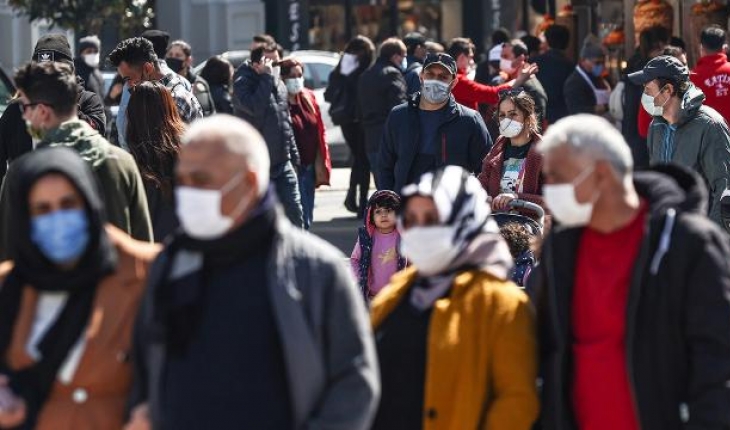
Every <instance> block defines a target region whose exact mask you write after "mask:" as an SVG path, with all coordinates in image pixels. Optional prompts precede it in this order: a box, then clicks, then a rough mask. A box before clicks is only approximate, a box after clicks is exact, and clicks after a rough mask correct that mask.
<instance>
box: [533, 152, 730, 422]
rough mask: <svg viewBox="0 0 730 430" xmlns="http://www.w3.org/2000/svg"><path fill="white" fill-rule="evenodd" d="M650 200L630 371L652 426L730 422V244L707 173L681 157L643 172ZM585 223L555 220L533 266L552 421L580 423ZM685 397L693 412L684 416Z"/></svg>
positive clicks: (545, 414)
mask: <svg viewBox="0 0 730 430" xmlns="http://www.w3.org/2000/svg"><path fill="white" fill-rule="evenodd" d="M634 184H635V187H636V190H637V192H638V193H639V195H640V196H641V197H642V198H644V199H645V200H647V201H648V202H649V207H650V209H649V216H648V217H647V221H646V228H645V235H644V240H643V242H642V245H641V250H640V252H639V257H638V258H637V261H636V263H635V266H634V272H633V276H632V278H631V279H632V280H631V285H630V289H629V301H628V305H627V314H626V322H627V324H626V338H625V344H626V363H627V370H628V377H629V382H630V386H631V389H632V397H633V399H634V400H635V409H636V411H637V412H638V419H639V421H640V427H641V428H642V429H643V430H699V429H717V430H719V429H729V428H730V413H728V411H730V383H728V381H730V268H729V267H728V261H730V249H729V248H728V242H727V237H726V236H725V233H723V232H722V231H721V230H720V229H719V228H718V227H717V226H716V225H715V224H714V223H713V222H711V221H710V220H709V219H707V217H706V216H704V213H705V212H706V204H707V193H706V191H705V189H704V185H703V183H702V180H701V179H699V177H698V176H697V175H696V174H694V173H690V172H689V171H688V170H684V169H683V168H680V167H677V166H663V167H661V168H658V169H657V171H654V172H644V173H637V174H636V176H635V178H634ZM581 233H582V229H580V228H572V229H569V228H561V227H559V226H558V227H555V228H554V230H553V233H552V234H551V235H550V236H549V237H548V239H547V241H546V243H545V245H544V247H543V251H542V264H541V265H540V266H538V268H536V270H535V271H533V276H532V277H531V280H530V282H529V286H528V291H529V292H530V293H531V295H533V296H535V295H536V296H537V308H538V329H539V339H540V346H541V361H540V362H541V370H542V378H543V387H542V397H543V398H542V418H541V421H542V426H543V430H574V429H575V428H576V427H575V422H574V418H573V410H572V401H571V379H572V376H571V374H572V358H571V356H572V354H571V351H572V342H571V333H572V329H571V302H572V290H573V282H574V277H575V261H576V256H577V253H578V247H579V243H580V238H581ZM682 405H686V406H687V408H688V410H689V421H688V422H686V423H683V422H682V418H681V414H680V409H681V408H682Z"/></svg>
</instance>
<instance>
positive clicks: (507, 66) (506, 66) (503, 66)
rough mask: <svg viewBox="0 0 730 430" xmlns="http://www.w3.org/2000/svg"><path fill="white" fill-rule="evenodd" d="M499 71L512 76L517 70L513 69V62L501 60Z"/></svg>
mask: <svg viewBox="0 0 730 430" xmlns="http://www.w3.org/2000/svg"><path fill="white" fill-rule="evenodd" d="M499 70H501V71H503V72H505V73H507V74H508V75H511V74H512V73H513V72H514V71H515V69H514V68H513V67H512V60H505V59H504V58H500V59H499Z"/></svg>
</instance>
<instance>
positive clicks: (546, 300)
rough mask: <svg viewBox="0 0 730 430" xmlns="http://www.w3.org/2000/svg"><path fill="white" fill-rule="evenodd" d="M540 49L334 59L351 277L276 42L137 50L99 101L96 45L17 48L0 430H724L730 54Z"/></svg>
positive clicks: (60, 40)
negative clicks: (26, 56) (322, 209)
mask: <svg viewBox="0 0 730 430" xmlns="http://www.w3.org/2000/svg"><path fill="white" fill-rule="evenodd" d="M541 36H542V38H541V39H540V38H536V37H529V36H525V37H522V38H513V37H511V35H510V34H509V33H508V32H507V31H506V30H498V31H497V32H495V33H494V35H493V37H492V42H493V43H492V46H489V47H487V50H486V52H485V55H484V59H483V61H480V62H479V63H478V64H477V61H476V55H477V53H476V52H475V51H476V47H475V45H474V43H472V41H471V40H470V39H468V38H462V37H460V38H455V39H453V40H451V41H450V42H449V43H447V44H446V46H441V45H439V44H436V43H435V42H434V41H429V40H427V38H426V37H424V36H423V35H421V34H418V33H410V34H408V35H406V36H405V37H403V38H402V39H401V38H396V37H392V38H388V39H385V40H383V41H382V42H380V44H379V45H378V47H377V49H376V44H375V43H374V42H373V41H372V40H370V39H368V38H367V37H364V36H357V37H355V38H353V39H352V40H350V41H349V42H348V43H347V44H346V46H345V47H344V51H343V53H342V56H341V57H340V60H339V63H338V65H337V66H336V67H335V69H334V70H333V71H332V73H331V75H330V77H329V85H328V87H327V89H326V91H325V99H326V100H327V101H328V102H329V103H330V105H329V110H328V111H327V112H326V113H327V114H328V115H329V116H330V118H331V119H332V121H333V122H334V123H335V124H336V125H338V126H340V127H341V129H342V132H343V135H344V137H345V140H346V143H347V145H348V146H349V148H350V150H351V153H352V169H351V176H350V181H349V189H348V192H347V193H346V198H345V201H344V205H345V208H346V209H347V210H349V211H351V212H353V213H355V214H356V215H357V217H358V218H359V219H361V220H362V227H360V228H359V229H358V230H357V232H354V231H353V233H352V236H353V242H354V246H353V248H352V253H351V256H350V260H349V262H350V264H349V265H348V264H347V263H346V258H345V256H344V255H342V253H341V252H339V251H338V250H336V249H335V248H334V247H332V246H331V245H330V244H327V243H326V242H325V241H324V240H322V239H321V238H318V237H316V236H315V235H313V234H310V233H309V232H308V231H307V230H309V229H310V228H311V227H312V225H313V222H314V206H315V194H316V189H317V188H318V187H319V186H322V185H328V184H329V183H330V176H331V169H332V163H331V160H330V150H329V145H328V142H327V136H326V133H325V126H324V123H325V122H324V120H323V112H322V109H321V108H320V105H319V103H318V102H317V99H316V97H315V95H314V93H313V91H312V90H311V89H308V88H307V87H306V86H305V81H304V75H305V72H306V67H307V66H306V65H305V64H304V63H303V62H302V61H301V60H299V59H298V58H296V56H289V55H286V52H285V51H284V49H283V48H282V47H281V46H280V45H279V44H277V42H276V40H274V38H272V37H271V36H269V35H263V34H262V35H257V36H255V37H254V38H253V43H252V45H251V50H250V52H251V55H250V58H249V59H248V60H247V61H245V62H244V63H243V64H242V65H241V66H239V67H238V68H237V69H235V70H234V68H233V67H232V65H231V64H230V63H229V62H227V61H226V60H225V59H223V58H221V57H211V58H210V59H208V60H207V61H206V64H205V66H204V67H203V68H202V71H201V72H200V74H198V75H195V74H194V73H193V68H192V64H193V48H192V47H191V45H190V44H188V43H187V42H185V41H183V40H176V41H172V42H171V41H170V37H169V34H168V33H166V32H164V31H160V30H148V31H145V32H144V33H143V34H141V35H140V36H139V37H133V38H129V39H126V40H123V41H121V42H120V43H119V44H118V45H117V46H116V48H115V49H113V50H112V51H111V53H110V54H109V56H108V58H107V59H105V60H108V62H109V63H110V64H112V65H113V66H114V67H115V68H116V70H117V72H118V75H119V76H118V79H116V80H115V82H114V83H113V85H112V87H111V89H110V90H109V92H108V93H107V94H103V93H102V92H101V91H102V88H103V81H100V75H99V64H100V63H101V62H102V59H100V54H99V52H100V51H101V46H100V41H99V39H98V38H97V37H95V36H87V37H84V38H81V39H80V43H79V49H78V56H77V57H76V58H74V55H73V54H72V52H71V49H70V46H69V43H68V40H66V38H65V36H63V35H59V34H50V35H46V36H43V37H41V38H40V39H39V40H38V42H37V44H36V47H35V49H34V52H33V55H32V57H31V61H30V62H28V63H27V64H24V65H23V66H21V67H20V68H19V69H18V70H17V71H16V73H15V77H14V78H15V79H14V81H15V84H16V86H17V90H18V91H17V94H16V96H15V97H14V98H13V100H12V102H11V103H10V105H9V107H8V109H7V110H6V111H5V112H4V113H3V115H2V117H0V153H1V154H3V156H4V157H5V158H4V159H2V160H1V161H0V164H2V169H1V172H2V188H1V189H0V257H2V260H4V262H3V263H0V428H9V429H11V428H12V429H15V428H18V429H41V430H44V429H54V430H55V429H69V430H71V429H74V430H106V429H124V430H148V429H156V430H160V429H175V430H185V429H202V428H214V429H228V428H255V429H304V428H306V429H325V428H326V429H340V430H416V429H426V428H428V429H437V430H438V429H444V430H446V429H471V428H485V429H495V430H497V429H504V430H508V429H509V430H531V429H535V428H537V429H543V430H570V429H581V430H583V429H586V430H602V429H606V430H609V429H611V430H613V429H626V430H632V429H640V428H641V429H645V430H666V429H680V428H687V429H690V428H691V429H730V413H729V412H728V411H730V385H729V384H728V381H729V380H730V242H728V234H729V233H730V184H729V183H728V181H729V180H730V129H729V128H728V122H727V121H728V119H729V118H728V117H727V115H728V113H730V92H728V91H727V87H726V85H727V83H728V82H730V77H729V76H730V64H728V60H727V55H726V53H725V52H726V51H727V40H726V32H725V30H723V29H722V28H719V27H715V26H711V27H708V28H705V29H703V30H702V33H701V36H700V40H701V43H702V49H701V54H702V56H701V58H700V59H699V61H697V64H696V65H695V67H694V69H693V70H692V71H690V66H689V65H688V64H687V57H686V54H685V53H684V47H683V46H682V43H683V42H682V41H681V40H678V39H675V40H672V38H670V34H669V33H668V32H667V31H666V30H665V29H663V28H661V27H655V28H650V29H647V30H645V31H644V32H642V35H641V38H640V45H639V46H638V47H637V48H638V49H637V53H636V55H635V56H634V57H633V58H632V59H631V60H630V61H629V66H628V68H627V70H625V73H624V74H623V75H622V77H621V80H620V81H618V82H612V81H611V79H610V75H609V74H608V73H607V70H606V50H605V48H604V47H603V46H602V44H601V42H600V41H599V40H598V39H597V38H595V37H594V36H589V37H588V38H586V39H585V40H584V41H582V43H581V44H580V52H579V55H578V58H577V61H576V62H573V61H572V60H571V59H570V55H569V54H568V53H567V52H566V48H567V47H568V46H569V42H570V38H571V34H570V31H569V30H568V29H567V28H566V27H563V26H560V25H558V24H553V25H552V26H550V27H548V28H547V29H546V30H545V32H544V34H543V35H541ZM100 85H102V88H100ZM112 103H113V104H118V105H119V114H118V116H117V118H116V119H115V120H114V121H107V120H106V116H107V114H108V112H109V105H110V104H112ZM107 128H109V130H107ZM371 177H372V178H373V179H374V182H375V188H376V189H375V190H374V192H372V193H371V188H372V187H371Z"/></svg>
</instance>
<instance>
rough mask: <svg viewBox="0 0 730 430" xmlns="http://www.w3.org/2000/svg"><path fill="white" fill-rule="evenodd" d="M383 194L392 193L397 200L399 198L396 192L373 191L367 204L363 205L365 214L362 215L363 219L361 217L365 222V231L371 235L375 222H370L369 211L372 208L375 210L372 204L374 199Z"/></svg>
mask: <svg viewBox="0 0 730 430" xmlns="http://www.w3.org/2000/svg"><path fill="white" fill-rule="evenodd" d="M384 195H393V196H394V197H396V198H397V199H398V200H400V196H398V194H397V193H395V192H393V191H390V190H380V191H376V192H374V193H373V195H372V196H370V199H369V200H368V205H367V206H366V207H365V215H364V219H363V222H364V223H365V229H366V230H367V232H368V234H369V235H370V236H372V235H373V233H374V232H375V224H374V223H372V222H370V218H371V217H370V215H371V212H372V211H373V210H375V204H374V203H375V200H376V199H378V198H380V197H381V196H384Z"/></svg>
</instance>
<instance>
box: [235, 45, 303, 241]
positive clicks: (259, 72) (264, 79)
mask: <svg viewBox="0 0 730 430" xmlns="http://www.w3.org/2000/svg"><path fill="white" fill-rule="evenodd" d="M277 48H278V45H275V44H269V45H261V46H259V47H258V48H256V49H254V50H253V51H251V58H250V59H249V60H248V61H246V62H245V63H243V64H242V65H241V66H240V67H239V68H238V70H236V74H235V76H234V77H233V111H234V112H235V114H236V116H238V117H239V118H243V119H244V120H246V121H248V122H250V123H251V125H253V126H254V127H255V128H256V129H257V130H258V131H259V133H261V134H262V135H263V136H264V140H265V141H266V145H267V146H268V148H269V158H270V160H271V172H270V176H271V180H272V182H273V183H274V185H275V187H276V194H277V195H278V196H279V200H280V201H281V203H282V204H283V205H284V210H285V212H286V216H287V217H288V218H289V221H291V223H292V224H294V225H295V226H297V227H303V226H304V215H303V209H302V201H301V194H300V192H299V181H298V179H297V171H296V168H298V167H299V165H300V164H301V163H300V157H299V151H298V149H297V145H296V138H295V136H294V129H293V128H292V119H291V114H290V113H289V101H288V100H289V92H288V91H287V89H286V84H285V83H284V81H283V80H282V79H281V66H280V65H279V61H280V60H281V57H280V56H279V50H278V49H277Z"/></svg>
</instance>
